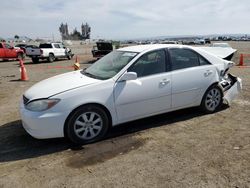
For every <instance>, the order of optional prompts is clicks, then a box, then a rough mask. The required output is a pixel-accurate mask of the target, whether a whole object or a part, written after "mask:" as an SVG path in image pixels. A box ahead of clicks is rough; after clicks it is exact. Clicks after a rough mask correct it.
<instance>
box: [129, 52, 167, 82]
mask: <svg viewBox="0 0 250 188" xmlns="http://www.w3.org/2000/svg"><path fill="white" fill-rule="evenodd" d="M165 59H166V55H165V51H164V50H157V51H153V52H149V53H147V54H144V55H143V56H141V57H140V58H139V59H138V60H137V61H136V62H135V63H134V64H133V65H132V66H131V67H129V69H128V72H136V73H137V77H143V76H149V75H153V74H158V73H162V72H166V61H165Z"/></svg>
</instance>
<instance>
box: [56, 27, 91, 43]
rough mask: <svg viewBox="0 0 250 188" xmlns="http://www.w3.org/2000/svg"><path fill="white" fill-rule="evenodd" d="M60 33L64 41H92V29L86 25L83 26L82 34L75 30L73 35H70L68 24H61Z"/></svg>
mask: <svg viewBox="0 0 250 188" xmlns="http://www.w3.org/2000/svg"><path fill="white" fill-rule="evenodd" d="M59 31H60V33H61V36H62V40H85V39H90V33H91V27H90V26H89V25H88V23H86V24H85V25H84V24H82V25H81V33H80V32H79V31H77V29H76V28H75V29H74V30H73V32H72V33H69V29H68V24H67V23H66V24H63V23H61V25H60V27H59Z"/></svg>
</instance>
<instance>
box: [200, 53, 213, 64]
mask: <svg viewBox="0 0 250 188" xmlns="http://www.w3.org/2000/svg"><path fill="white" fill-rule="evenodd" d="M199 61H200V65H211V64H210V63H209V62H208V60H206V59H205V58H204V57H202V56H200V55H199Z"/></svg>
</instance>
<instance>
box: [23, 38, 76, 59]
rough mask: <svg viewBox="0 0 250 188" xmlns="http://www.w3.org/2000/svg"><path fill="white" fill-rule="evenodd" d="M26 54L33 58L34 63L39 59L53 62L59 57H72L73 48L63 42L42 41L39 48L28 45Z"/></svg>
mask: <svg viewBox="0 0 250 188" xmlns="http://www.w3.org/2000/svg"><path fill="white" fill-rule="evenodd" d="M26 55H27V56H28V57H30V58H31V59H32V61H33V63H38V62H39V59H47V60H48V61H49V62H53V61H55V60H56V59H58V58H67V59H71V58H72V57H73V54H72V52H71V50H70V49H69V48H66V47H65V46H64V45H63V44H62V43H42V44H40V45H39V47H38V48H32V47H27V48H26Z"/></svg>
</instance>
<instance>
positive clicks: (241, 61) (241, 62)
mask: <svg viewBox="0 0 250 188" xmlns="http://www.w3.org/2000/svg"><path fill="white" fill-rule="evenodd" d="M243 59H244V57H243V54H240V62H239V66H243V64H244V60H243Z"/></svg>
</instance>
